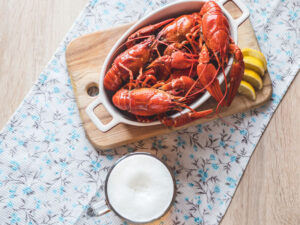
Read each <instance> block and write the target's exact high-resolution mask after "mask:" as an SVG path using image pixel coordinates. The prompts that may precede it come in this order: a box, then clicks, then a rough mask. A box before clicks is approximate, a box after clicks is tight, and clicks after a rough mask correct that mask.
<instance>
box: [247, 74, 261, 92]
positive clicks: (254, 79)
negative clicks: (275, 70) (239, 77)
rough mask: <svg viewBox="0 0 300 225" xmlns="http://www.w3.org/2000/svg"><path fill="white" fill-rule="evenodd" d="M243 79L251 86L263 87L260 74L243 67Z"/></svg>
mask: <svg viewBox="0 0 300 225" xmlns="http://www.w3.org/2000/svg"><path fill="white" fill-rule="evenodd" d="M243 80H244V81H247V82H248V83H250V84H251V85H252V86H253V87H255V88H256V89H258V90H260V89H262V87H263V82H262V79H261V78H260V76H259V75H258V74H257V73H256V72H255V71H253V70H248V69H245V71H244V76H243Z"/></svg>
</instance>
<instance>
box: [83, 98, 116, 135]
mask: <svg viewBox="0 0 300 225" xmlns="http://www.w3.org/2000/svg"><path fill="white" fill-rule="evenodd" d="M100 104H103V103H102V101H101V99H100V97H98V98H96V99H95V100H94V101H93V102H92V103H90V104H89V105H88V107H87V108H86V109H85V112H86V113H87V115H88V116H89V117H90V119H91V120H92V121H93V123H94V124H95V125H96V127H97V128H98V129H99V130H101V131H102V132H106V131H108V130H110V129H111V128H113V127H114V126H116V125H117V124H119V123H120V120H118V119H116V117H114V116H113V115H112V114H111V112H109V113H110V114H111V116H112V117H113V119H112V120H111V121H110V122H109V123H108V124H103V123H102V122H101V121H100V120H99V118H98V117H97V116H96V114H95V112H94V109H95V108H96V107H97V106H98V105H100Z"/></svg>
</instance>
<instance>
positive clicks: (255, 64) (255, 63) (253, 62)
mask: <svg viewBox="0 0 300 225" xmlns="http://www.w3.org/2000/svg"><path fill="white" fill-rule="evenodd" d="M244 63H245V67H246V69H250V70H254V71H255V72H256V73H258V74H259V75H260V76H263V75H264V74H265V70H264V65H263V63H262V62H261V61H260V60H259V59H257V58H254V57H252V56H245V57H244Z"/></svg>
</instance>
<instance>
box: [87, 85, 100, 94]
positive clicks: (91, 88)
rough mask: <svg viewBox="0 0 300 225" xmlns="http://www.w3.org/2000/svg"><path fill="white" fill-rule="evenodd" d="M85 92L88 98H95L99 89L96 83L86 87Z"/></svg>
mask: <svg viewBox="0 0 300 225" xmlns="http://www.w3.org/2000/svg"><path fill="white" fill-rule="evenodd" d="M86 92H87V94H88V95H89V96H91V97H95V96H97V95H98V94H99V87H98V84H96V83H91V84H89V85H88V86H87V88H86Z"/></svg>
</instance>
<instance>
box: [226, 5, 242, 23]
mask: <svg viewBox="0 0 300 225" xmlns="http://www.w3.org/2000/svg"><path fill="white" fill-rule="evenodd" d="M224 7H225V9H226V10H227V11H228V12H229V13H230V15H231V16H233V19H237V18H239V17H240V16H241V15H242V11H241V10H240V8H239V7H238V6H237V5H236V4H234V3H233V2H232V1H229V2H227V3H226V4H225V5H224Z"/></svg>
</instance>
